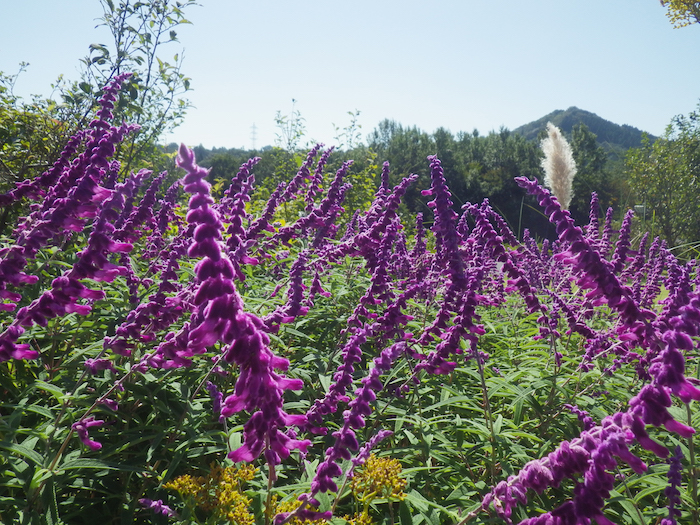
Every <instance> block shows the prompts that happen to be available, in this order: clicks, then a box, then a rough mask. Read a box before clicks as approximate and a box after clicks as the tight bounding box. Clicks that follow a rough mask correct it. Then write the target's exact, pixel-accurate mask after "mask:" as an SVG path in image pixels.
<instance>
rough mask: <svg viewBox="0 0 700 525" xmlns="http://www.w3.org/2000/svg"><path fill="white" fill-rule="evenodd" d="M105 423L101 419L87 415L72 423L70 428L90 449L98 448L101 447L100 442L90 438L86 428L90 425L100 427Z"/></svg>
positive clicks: (90, 426)
mask: <svg viewBox="0 0 700 525" xmlns="http://www.w3.org/2000/svg"><path fill="white" fill-rule="evenodd" d="M104 424H105V422H104V421H102V420H101V419H95V417H94V416H88V417H86V418H84V419H81V420H80V421H76V422H75V423H73V425H72V426H71V428H72V429H73V430H74V431H75V432H76V433H77V434H78V437H79V438H80V441H82V442H83V444H84V445H86V446H87V447H88V448H90V450H100V449H101V448H102V443H98V442H97V441H94V440H92V439H90V435H89V434H88V429H90V428H92V427H101V426H103V425H104Z"/></svg>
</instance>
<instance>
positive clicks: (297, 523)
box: [270, 495, 328, 525]
mask: <svg viewBox="0 0 700 525" xmlns="http://www.w3.org/2000/svg"><path fill="white" fill-rule="evenodd" d="M277 500H278V498H277V495H274V496H272V500H271V501H270V509H271V512H270V517H272V516H275V515H277V514H280V513H282V512H293V511H295V510H296V509H297V507H298V506H299V505H301V501H299V500H296V499H292V500H287V501H279V502H278V501H277ZM270 521H272V520H270ZM287 523H288V524H289V525H325V524H327V523H328V522H327V521H326V520H307V519H303V520H302V519H299V518H296V517H294V518H292V519H291V520H289V521H288V522H287Z"/></svg>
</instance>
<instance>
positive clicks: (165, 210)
mask: <svg viewBox="0 0 700 525" xmlns="http://www.w3.org/2000/svg"><path fill="white" fill-rule="evenodd" d="M181 185H182V184H181V182H180V181H179V180H177V181H175V182H174V183H173V184H172V185H171V186H170V188H168V190H167V191H166V192H165V197H164V198H163V199H162V200H161V201H160V209H159V210H158V213H157V214H156V216H155V218H154V220H155V227H154V228H153V231H152V232H151V235H150V236H149V238H148V240H147V241H146V242H147V244H146V248H145V250H144V251H143V257H144V258H145V259H152V258H154V257H155V258H156V261H154V264H153V265H152V266H151V268H149V273H151V274H153V273H156V272H157V271H158V268H159V264H160V259H165V258H166V257H158V254H159V253H160V250H161V249H162V248H163V246H164V245H165V239H164V235H165V233H166V232H167V231H168V230H169V229H171V225H172V227H175V226H178V227H179V226H180V218H179V217H178V216H177V215H176V214H175V213H174V212H173V210H174V208H176V207H177V205H176V201H177V195H178V192H179V190H180V186H181Z"/></svg>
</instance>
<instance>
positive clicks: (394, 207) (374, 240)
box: [323, 175, 418, 271]
mask: <svg viewBox="0 0 700 525" xmlns="http://www.w3.org/2000/svg"><path fill="white" fill-rule="evenodd" d="M417 178H418V175H410V176H408V177H406V178H404V179H403V180H402V181H401V182H400V183H399V184H398V185H396V186H395V187H394V191H393V192H392V193H391V195H389V197H387V199H386V201H385V206H384V213H383V214H382V215H381V217H380V218H379V219H378V220H377V221H376V222H374V223H373V224H372V225H371V226H369V227H367V228H366V229H360V231H359V233H358V234H357V235H355V236H353V237H350V238H348V239H346V240H345V241H344V242H343V243H340V244H338V245H336V246H334V247H332V248H328V249H327V250H326V251H325V252H324V253H323V256H324V257H325V258H326V259H327V260H328V261H329V262H334V261H338V260H340V259H342V258H343V257H345V256H362V257H365V259H366V260H367V263H368V269H369V270H370V271H372V270H373V269H374V267H373V266H372V265H371V261H372V260H373V259H375V258H376V255H375V252H376V250H377V248H378V247H379V245H380V244H381V242H382V237H383V235H384V232H385V231H386V228H387V227H388V226H389V225H390V224H391V223H392V222H393V221H394V217H396V215H397V212H398V209H399V205H400V204H401V197H403V195H404V194H405V193H406V190H407V188H408V186H410V185H411V184H412V183H413V182H414V181H415V180H416V179H417Z"/></svg>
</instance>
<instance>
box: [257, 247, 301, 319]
mask: <svg viewBox="0 0 700 525" xmlns="http://www.w3.org/2000/svg"><path fill="white" fill-rule="evenodd" d="M308 260H309V258H308V255H307V254H306V252H305V251H302V252H301V253H300V254H299V257H298V258H297V260H296V261H295V262H294V264H293V265H292V269H291V270H290V271H289V281H290V282H289V290H288V291H287V303H286V304H285V305H284V306H282V307H279V308H277V309H276V310H275V311H274V312H272V313H271V314H270V315H268V316H266V317H264V318H263V323H264V324H265V330H266V331H267V332H268V333H275V332H277V331H278V330H279V328H280V325H281V324H282V323H289V322H291V321H293V320H294V319H296V318H297V317H299V316H302V315H306V313H307V312H308V311H309V307H308V306H303V305H302V302H303V299H304V282H303V277H304V269H305V268H306V263H307V262H308Z"/></svg>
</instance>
